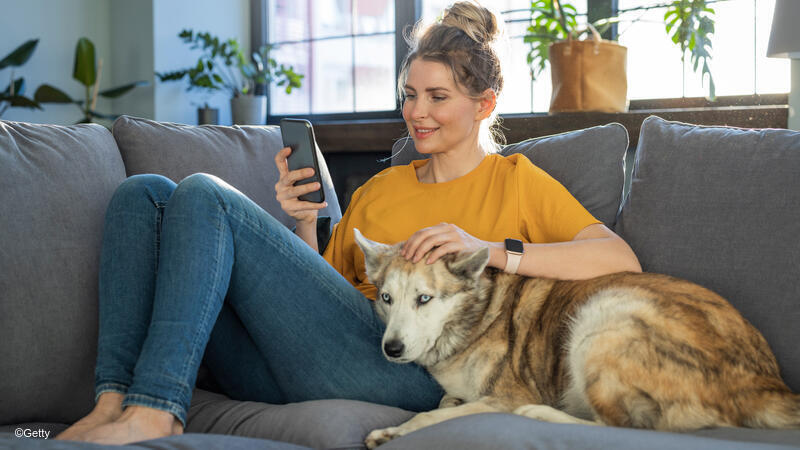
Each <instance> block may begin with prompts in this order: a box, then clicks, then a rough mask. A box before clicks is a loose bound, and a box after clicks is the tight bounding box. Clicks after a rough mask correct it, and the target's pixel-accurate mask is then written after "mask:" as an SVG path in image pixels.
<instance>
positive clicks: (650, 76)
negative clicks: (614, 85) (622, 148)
mask: <svg viewBox="0 0 800 450" xmlns="http://www.w3.org/2000/svg"><path fill="white" fill-rule="evenodd" d="M647 3H648V2H646V1H643V0H619V9H620V10H623V9H629V8H634V7H637V6H645V4H647ZM650 4H652V3H650ZM665 12H666V8H658V9H651V10H645V11H641V10H639V11H631V12H627V13H623V14H622V15H621V17H622V21H621V22H620V24H619V26H618V27H617V31H618V33H619V43H620V44H621V45H624V46H625V47H628V98H629V99H641V98H668V97H681V96H682V95H683V77H682V73H683V72H682V70H683V69H682V65H681V50H680V48H679V47H678V46H677V45H675V44H673V43H672V41H671V40H670V39H669V37H668V36H667V32H666V29H665V27H664V13H665Z"/></svg>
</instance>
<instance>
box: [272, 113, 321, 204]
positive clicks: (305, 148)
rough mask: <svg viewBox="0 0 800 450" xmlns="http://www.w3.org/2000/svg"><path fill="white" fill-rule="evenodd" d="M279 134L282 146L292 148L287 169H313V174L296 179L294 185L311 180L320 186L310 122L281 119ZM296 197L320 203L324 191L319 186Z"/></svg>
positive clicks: (312, 130) (314, 142) (310, 181)
mask: <svg viewBox="0 0 800 450" xmlns="http://www.w3.org/2000/svg"><path fill="white" fill-rule="evenodd" d="M281 136H282V137H283V146H284V147H291V148H292V153H290V154H289V158H288V160H287V163H288V165H289V171H292V170H297V169H303V168H306V167H311V168H313V169H314V175H313V176H311V177H310V178H306V179H304V180H298V181H297V182H295V186H299V185H302V184H308V183H313V182H317V183H319V184H320V186H322V178H321V177H320V174H319V162H318V161H317V145H316V141H315V140H314V129H313V128H311V122H309V121H307V120H304V119H281ZM298 198H299V199H300V200H303V201H306V202H314V203H322V202H324V201H325V193H324V192H322V187H320V188H319V190H317V191H314V192H309V193H308V194H303V195H301V196H300V197H298Z"/></svg>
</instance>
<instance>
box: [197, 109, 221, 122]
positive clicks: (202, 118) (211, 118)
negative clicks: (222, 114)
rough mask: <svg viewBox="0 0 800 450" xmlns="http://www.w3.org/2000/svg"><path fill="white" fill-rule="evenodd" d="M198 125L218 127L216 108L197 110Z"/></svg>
mask: <svg viewBox="0 0 800 450" xmlns="http://www.w3.org/2000/svg"><path fill="white" fill-rule="evenodd" d="M197 124H198V125H219V109H218V108H197Z"/></svg>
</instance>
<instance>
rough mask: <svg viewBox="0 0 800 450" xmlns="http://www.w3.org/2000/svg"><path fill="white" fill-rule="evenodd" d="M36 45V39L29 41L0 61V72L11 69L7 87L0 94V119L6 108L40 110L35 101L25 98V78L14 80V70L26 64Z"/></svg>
mask: <svg viewBox="0 0 800 450" xmlns="http://www.w3.org/2000/svg"><path fill="white" fill-rule="evenodd" d="M38 43H39V40H38V39H31V40H29V41H27V42H25V43H24V44H22V45H20V46H19V47H17V48H16V49H14V51H12V52H11V53H9V54H8V55H6V57H5V58H3V59H2V60H0V70H3V69H5V68H10V69H11V75H10V77H9V81H8V86H6V88H5V90H3V91H2V92H0V117H2V116H3V113H5V112H6V110H8V108H14V107H19V108H32V109H42V107H41V106H40V105H39V103H37V102H36V101H35V100H33V99H31V98H28V97H25V78H22V77H20V78H17V79H14V68H15V67H20V66H22V65H24V64H25V63H26V62H28V60H29V59H30V58H31V55H33V51H34V50H36V45H37V44H38Z"/></svg>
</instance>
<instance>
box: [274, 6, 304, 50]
mask: <svg viewBox="0 0 800 450" xmlns="http://www.w3.org/2000/svg"><path fill="white" fill-rule="evenodd" d="M267 3H268V4H269V12H268V16H267V17H268V18H269V41H270V42H283V41H299V40H302V39H308V21H309V16H308V14H309V11H308V3H307V2H306V1H298V0H272V1H270V2H267Z"/></svg>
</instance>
